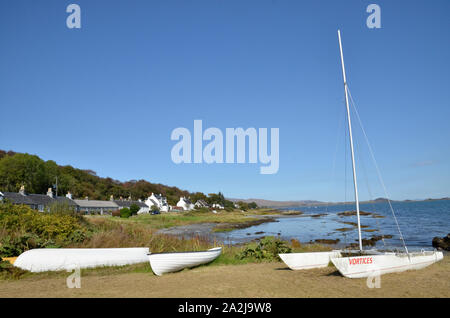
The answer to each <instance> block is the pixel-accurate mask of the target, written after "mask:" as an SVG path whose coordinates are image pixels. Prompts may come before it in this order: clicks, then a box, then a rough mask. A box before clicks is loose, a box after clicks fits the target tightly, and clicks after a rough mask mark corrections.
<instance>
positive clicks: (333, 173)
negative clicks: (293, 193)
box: [325, 108, 345, 213]
mask: <svg viewBox="0 0 450 318" xmlns="http://www.w3.org/2000/svg"><path fill="white" fill-rule="evenodd" d="M344 110H345V109H344V108H342V110H341V114H340V116H339V123H338V126H339V128H338V133H337V135H336V147H335V150H334V156H333V165H332V169H331V178H330V180H331V182H333V180H334V177H335V171H336V158H337V152H338V149H339V140H340V138H341V130H342V125H343V122H345V117H344V116H343V115H344V114H345V113H344ZM343 119H344V120H343ZM331 187H332V184H331ZM331 187H330V188H331ZM329 192H330V193H331V189H330V190H329ZM329 204H330V202H329V200H327V204H326V207H325V212H326V213H328V206H329Z"/></svg>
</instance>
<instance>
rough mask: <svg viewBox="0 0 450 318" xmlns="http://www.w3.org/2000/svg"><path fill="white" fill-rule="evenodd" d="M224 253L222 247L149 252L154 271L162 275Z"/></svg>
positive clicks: (208, 260) (201, 262)
mask: <svg viewBox="0 0 450 318" xmlns="http://www.w3.org/2000/svg"><path fill="white" fill-rule="evenodd" d="M220 253H222V248H221V247H216V248H212V249H210V250H207V251H202V252H181V253H159V254H148V260H149V261H150V266H151V267H152V270H153V273H155V274H156V275H158V276H161V275H163V274H165V273H171V272H178V271H180V270H182V269H184V268H190V267H195V266H198V265H202V264H206V263H209V262H212V261H213V260H215V259H216V258H217V257H219V255H220Z"/></svg>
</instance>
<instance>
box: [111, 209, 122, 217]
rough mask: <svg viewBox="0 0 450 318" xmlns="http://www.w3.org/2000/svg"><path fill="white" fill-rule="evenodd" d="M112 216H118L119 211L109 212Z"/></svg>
mask: <svg viewBox="0 0 450 318" xmlns="http://www.w3.org/2000/svg"><path fill="white" fill-rule="evenodd" d="M111 215H112V216H120V210H115V211H112V212H111Z"/></svg>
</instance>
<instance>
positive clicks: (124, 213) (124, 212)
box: [120, 208, 131, 218]
mask: <svg viewBox="0 0 450 318" xmlns="http://www.w3.org/2000/svg"><path fill="white" fill-rule="evenodd" d="M130 216H131V211H130V209H129V208H123V209H122V210H120V217H121V218H129V217H130Z"/></svg>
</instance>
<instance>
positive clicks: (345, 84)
mask: <svg viewBox="0 0 450 318" xmlns="http://www.w3.org/2000/svg"><path fill="white" fill-rule="evenodd" d="M338 38H339V49H340V52H341V64H342V77H343V79H344V90H345V105H346V107H347V122H348V133H349V136H350V148H351V152H352V168H353V185H354V187H355V203H356V215H357V217H358V240H359V250H360V251H362V249H363V247H362V239H361V222H360V219H359V198H358V183H357V181H356V166H355V153H354V151H353V136H352V121H351V119H350V108H349V106H348V88H347V78H346V76H345V66H344V53H343V52H342V42H341V31H340V30H338Z"/></svg>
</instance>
